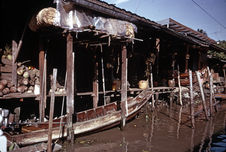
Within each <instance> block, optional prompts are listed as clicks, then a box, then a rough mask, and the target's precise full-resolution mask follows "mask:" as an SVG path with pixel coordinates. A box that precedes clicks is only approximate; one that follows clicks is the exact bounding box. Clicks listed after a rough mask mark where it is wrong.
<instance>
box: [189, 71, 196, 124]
mask: <svg viewBox="0 0 226 152" xmlns="http://www.w3.org/2000/svg"><path fill="white" fill-rule="evenodd" d="M189 82H190V113H191V126H192V128H195V117H194V101H193V83H192V72H191V70H189Z"/></svg>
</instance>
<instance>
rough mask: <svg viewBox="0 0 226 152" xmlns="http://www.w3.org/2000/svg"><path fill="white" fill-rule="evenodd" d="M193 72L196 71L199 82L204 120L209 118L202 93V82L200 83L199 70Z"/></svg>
mask: <svg viewBox="0 0 226 152" xmlns="http://www.w3.org/2000/svg"><path fill="white" fill-rule="evenodd" d="M195 73H196V76H197V79H198V83H199V88H200V92H201V97H202V105H203V109H204V112H205V116H206V120H209V118H208V111H207V107H206V100H205V95H204V92H203V87H202V83H201V80H200V72H198V71H196V72H195Z"/></svg>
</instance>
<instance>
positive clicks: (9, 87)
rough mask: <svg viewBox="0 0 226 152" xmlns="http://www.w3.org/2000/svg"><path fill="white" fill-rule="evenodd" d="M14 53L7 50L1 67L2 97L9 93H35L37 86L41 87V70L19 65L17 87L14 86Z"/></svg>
mask: <svg viewBox="0 0 226 152" xmlns="http://www.w3.org/2000/svg"><path fill="white" fill-rule="evenodd" d="M11 54H12V51H10V49H9V50H8V49H5V51H4V52H3V55H2V57H1V63H2V64H1V65H0V96H3V95H6V94H9V93H16V92H19V93H24V92H27V93H33V92H34V88H35V85H36V86H40V81H39V75H40V74H39V70H38V69H36V68H34V67H31V66H30V67H27V66H25V65H23V64H24V63H25V62H23V63H21V62H19V63H17V82H18V83H17V86H15V85H13V84H12V55H11Z"/></svg>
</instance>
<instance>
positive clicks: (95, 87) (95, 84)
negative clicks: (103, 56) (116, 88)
mask: <svg viewBox="0 0 226 152" xmlns="http://www.w3.org/2000/svg"><path fill="white" fill-rule="evenodd" d="M94 77H95V78H94V80H93V108H97V105H98V100H99V84H98V62H96V65H95V76H94Z"/></svg>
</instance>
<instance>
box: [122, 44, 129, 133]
mask: <svg viewBox="0 0 226 152" xmlns="http://www.w3.org/2000/svg"><path fill="white" fill-rule="evenodd" d="M127 115H128V105H127V49H126V45H123V46H122V69H121V129H123V128H124V127H125V125H126V117H127Z"/></svg>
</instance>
